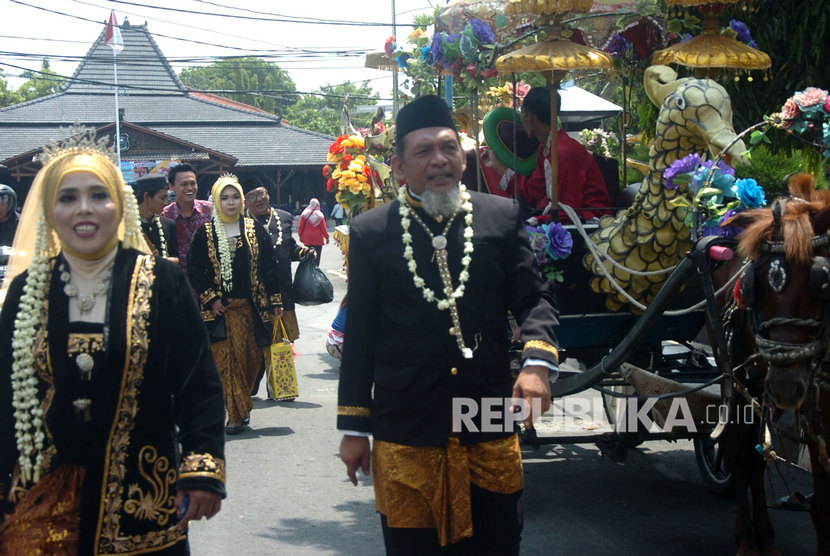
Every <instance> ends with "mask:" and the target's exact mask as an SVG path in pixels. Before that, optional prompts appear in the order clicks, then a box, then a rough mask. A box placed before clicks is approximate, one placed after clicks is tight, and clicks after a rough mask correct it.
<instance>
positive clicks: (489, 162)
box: [481, 148, 507, 176]
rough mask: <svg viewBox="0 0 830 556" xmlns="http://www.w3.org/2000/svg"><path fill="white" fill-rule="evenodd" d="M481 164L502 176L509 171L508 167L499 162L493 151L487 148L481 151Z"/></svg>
mask: <svg viewBox="0 0 830 556" xmlns="http://www.w3.org/2000/svg"><path fill="white" fill-rule="evenodd" d="M481 163H482V164H484V165H485V166H487V167H488V168H490V169H491V170H495V171H496V172H498V174H499V175H500V176H503V175H504V173H505V172H506V171H507V165H506V164H504V163H503V162H502V161H501V160H499V157H497V156H496V153H494V152H493V151H492V149H487V148H485V149H482V150H481Z"/></svg>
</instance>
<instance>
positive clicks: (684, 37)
mask: <svg viewBox="0 0 830 556" xmlns="http://www.w3.org/2000/svg"><path fill="white" fill-rule="evenodd" d="M693 38H694V37H692V34H691V33H683V34H682V35H680V42H686V41H690V40H692V39H693Z"/></svg>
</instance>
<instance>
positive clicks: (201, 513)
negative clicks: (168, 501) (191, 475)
mask: <svg viewBox="0 0 830 556" xmlns="http://www.w3.org/2000/svg"><path fill="white" fill-rule="evenodd" d="M185 496H187V497H189V499H190V502H189V503H188V506H187V511H186V512H185V514H184V516H182V517H180V518H179V529H184V528H186V527H187V523H188V522H189V521H190V520H191V519H193V520H196V521H198V520H200V519H202V518H203V517H204V518H206V519H210V518H212V517H213V516H215V515H216V514H218V513H219V510H220V509H221V508H222V497H221V496H220V495H218V494H216V493H215V492H209V491H207V490H180V491H179V492H178V493H176V501H175V504H176V508H180V507H181V505H182V502H183V501H184V497H185Z"/></svg>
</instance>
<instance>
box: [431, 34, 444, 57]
mask: <svg viewBox="0 0 830 556" xmlns="http://www.w3.org/2000/svg"><path fill="white" fill-rule="evenodd" d="M443 37H444V33H435V36H434V37H433V38H432V48H431V49H430V54H431V55H432V62H433V63H434V64H439V63H441V62H442V60H441V59H442V58H443V56H444V45H443V44H442V43H441V41H442V39H443Z"/></svg>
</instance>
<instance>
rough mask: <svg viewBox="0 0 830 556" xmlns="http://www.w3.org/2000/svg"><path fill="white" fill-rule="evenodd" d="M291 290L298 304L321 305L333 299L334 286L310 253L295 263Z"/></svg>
mask: <svg viewBox="0 0 830 556" xmlns="http://www.w3.org/2000/svg"><path fill="white" fill-rule="evenodd" d="M292 291H293V293H294V303H296V304H298V305H321V304H323V303H330V302H331V300H332V299H334V287H333V286H332V285H331V282H330V281H329V279H328V278H327V277H326V273H325V272H323V271H322V270H320V268H319V267H318V266H317V265H316V264H315V263H314V260H313V259H312V258H311V256H310V255H306V256H305V257H303V260H301V261H300V264H299V265H297V271H296V272H295V273H294V286H293V287H292Z"/></svg>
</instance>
